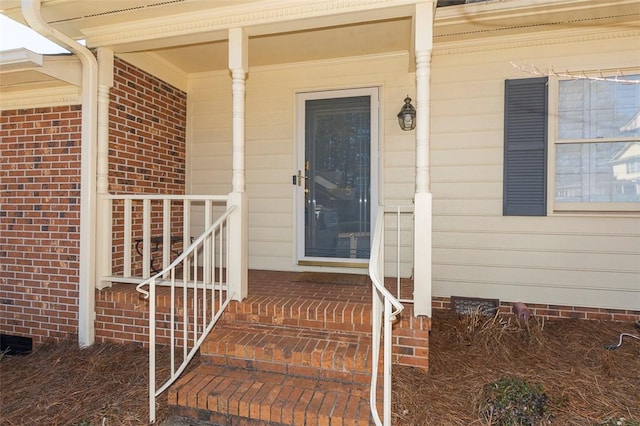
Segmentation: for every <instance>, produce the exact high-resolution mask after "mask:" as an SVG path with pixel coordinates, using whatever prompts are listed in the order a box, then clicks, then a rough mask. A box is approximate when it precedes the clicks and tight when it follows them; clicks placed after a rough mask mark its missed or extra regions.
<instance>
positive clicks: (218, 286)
mask: <svg viewBox="0 0 640 426" xmlns="http://www.w3.org/2000/svg"><path fill="white" fill-rule="evenodd" d="M235 209H236V207H235V206H231V207H229V209H227V211H226V212H225V213H224V214H223V215H222V216H221V217H219V218H218V219H217V220H216V221H215V222H214V223H213V224H212V225H211V226H210V227H209V228H207V229H206V230H205V232H204V233H202V235H200V236H199V237H198V238H196V240H195V241H194V242H193V243H192V244H191V245H190V246H189V247H188V248H187V249H186V250H185V251H184V252H182V253H181V254H180V255H179V256H178V257H177V258H176V259H175V260H174V261H173V262H171V264H170V265H169V266H167V267H166V268H164V269H163V270H162V271H160V272H158V273H156V274H155V275H153V276H152V277H150V278H148V279H146V280H145V281H143V282H142V283H140V284H139V285H138V286H137V287H136V290H138V291H139V292H140V293H142V294H143V295H144V297H145V299H148V300H149V419H150V422H151V423H153V422H154V421H155V408H156V407H155V405H156V397H158V396H159V395H160V394H162V393H163V392H164V391H165V390H166V389H167V388H168V387H169V386H170V385H171V384H172V383H173V382H175V380H176V379H177V378H178V377H179V376H180V374H182V372H183V371H184V370H185V369H186V367H187V365H188V364H189V362H190V361H191V359H192V358H193V357H194V355H195V354H196V352H197V351H198V349H199V348H200V346H201V345H202V342H204V339H205V338H206V336H207V335H208V334H209V332H210V331H211V329H212V328H213V326H214V325H215V323H216V322H217V321H218V319H219V318H220V317H221V316H222V313H223V312H224V310H225V309H226V307H227V305H228V304H229V302H230V301H231V299H232V298H233V296H234V295H233V294H230V291H229V288H230V286H229V283H228V271H229V241H230V237H231V236H230V235H229V219H230V217H231V214H232V213H233V212H234V210H235ZM200 256H202V257H203V259H202V263H203V276H202V280H199V277H198V272H199V268H198V258H199V257H200ZM216 261H217V262H218V265H217V273H216V268H215V267H216ZM179 266H182V277H181V278H176V269H177V268H178V267H179ZM168 275H170V297H171V302H170V303H171V304H170V310H171V311H170V315H169V317H170V319H169V321H168V323H169V325H168V329H169V333H170V335H169V350H170V363H171V367H170V377H169V379H168V380H166V381H165V382H164V384H163V385H161V386H160V387H159V388H156V286H157V284H158V281H159V280H163V277H167V276H168ZM178 280H179V281H181V286H180V287H181V288H182V292H181V293H182V294H181V296H182V306H181V307H180V308H181V310H182V312H181V315H180V314H178V316H179V317H181V318H180V320H181V321H177V320H176V302H177V300H176V296H177V293H176V289H177V287H178V286H176V281H178ZM146 286H149V289H148V290H145V289H144V287H146ZM189 290H191V292H192V296H193V307H192V308H193V314H192V318H190V316H189V310H188V304H187V298H188V291H189ZM199 296H200V297H199ZM207 296H209V298H207ZM191 319H192V321H191ZM180 322H181V323H182V324H181V325H182V329H181V330H179V329H178V328H177V326H178V325H180V324H179V323H180ZM176 331H177V332H178V334H180V335H181V337H182V339H179V338H176ZM191 332H193V333H191ZM189 336H192V338H191V339H190V338H189ZM180 340H181V341H180ZM178 346H181V347H182V362H181V363H180V365H179V366H178V367H177V368H176V362H175V361H176V359H175V357H176V354H175V352H176V351H175V348H176V347H178ZM189 348H191V349H189Z"/></svg>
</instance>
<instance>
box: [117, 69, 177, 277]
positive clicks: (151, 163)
mask: <svg viewBox="0 0 640 426" xmlns="http://www.w3.org/2000/svg"><path fill="white" fill-rule="evenodd" d="M109 114H110V122H109V189H110V192H111V193H114V194H132V193H133V194H140V193H144V194H184V193H185V156H186V143H185V141H186V120H187V117H186V114H187V96H186V93H184V92H182V91H180V90H178V89H176V88H174V87H171V86H169V85H168V84H166V83H164V82H163V81H161V80H158V79H157V78H155V77H153V76H152V75H149V74H147V73H145V72H144V71H142V70H140V69H138V68H136V67H134V66H131V65H129V64H127V63H126V62H124V61H122V60H120V59H118V58H116V59H115V71H114V87H113V88H112V89H111V92H110V107H109ZM116 205H117V207H116V210H115V213H114V215H113V232H114V244H113V270H114V272H121V271H122V264H123V258H122V253H123V244H124V234H123V213H122V210H121V207H122V204H121V203H120V204H119V205H118V203H116ZM152 210H153V211H152V222H153V225H152V235H153V236H161V235H162V231H161V229H162V228H161V226H162V222H161V220H160V218H161V213H162V206H161V203H160V202H154V203H153V207H152ZM171 211H172V232H173V233H174V234H176V235H181V232H182V204H181V203H173V204H172V207H171ZM133 221H134V223H133V232H134V237H133V238H134V240H135V239H136V238H142V205H141V204H136V205H134V211H133ZM132 253H133V256H134V257H133V259H132V261H133V262H134V263H133V267H132V271H133V272H134V273H140V272H141V270H142V269H141V263H140V261H141V259H140V256H139V255H138V254H137V253H136V252H135V250H133V248H132Z"/></svg>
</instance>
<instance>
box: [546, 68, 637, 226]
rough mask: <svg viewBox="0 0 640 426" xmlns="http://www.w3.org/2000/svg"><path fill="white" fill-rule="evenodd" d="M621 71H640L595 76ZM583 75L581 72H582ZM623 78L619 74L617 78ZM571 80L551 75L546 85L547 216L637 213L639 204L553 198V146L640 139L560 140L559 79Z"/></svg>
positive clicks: (609, 75) (632, 69) (633, 69)
mask: <svg viewBox="0 0 640 426" xmlns="http://www.w3.org/2000/svg"><path fill="white" fill-rule="evenodd" d="M620 72H622V74H623V75H631V74H634V75H635V74H640V69H635V68H630V69H624V70H622V71H620V70H616V71H615V72H611V73H600V74H599V75H598V77H601V76H604V77H611V78H614V77H615V76H616V74H618V73H620ZM581 75H583V74H581ZM580 78H582V77H580ZM619 78H622V77H619ZM565 80H571V78H568V77H567V78H565V77H560V76H557V75H550V76H549V80H548V84H549V87H548V89H549V96H548V102H549V105H548V107H549V114H548V121H547V126H548V132H549V133H548V138H547V143H548V146H547V155H548V156H547V179H548V180H547V215H552V214H554V213H555V214H558V213H602V214H608V213H634V214H640V203H595V202H594V203H569V202H558V201H556V147H557V146H558V145H562V144H571V143H574V144H575V143H580V144H585V143H608V142H611V143H613V142H640V137H633V138H622V140H621V138H600V139H564V140H559V138H558V131H559V112H558V107H559V99H560V81H565Z"/></svg>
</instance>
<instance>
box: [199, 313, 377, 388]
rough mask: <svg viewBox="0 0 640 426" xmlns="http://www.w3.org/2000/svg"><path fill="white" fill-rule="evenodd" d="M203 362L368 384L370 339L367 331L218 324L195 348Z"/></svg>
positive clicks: (224, 322) (253, 324) (222, 322)
mask: <svg viewBox="0 0 640 426" xmlns="http://www.w3.org/2000/svg"><path fill="white" fill-rule="evenodd" d="M200 354H201V360H202V362H204V363H208V364H218V365H228V366H233V367H240V368H249V369H258V370H261V371H267V372H275V373H283V374H289V375H292V376H298V377H311V378H325V379H332V380H338V381H341V382H344V383H351V382H359V383H368V382H369V381H370V374H371V338H370V336H369V334H366V333H354V332H340V331H331V330H321V329H319V330H316V329H310V328H305V327H295V326H282V325H272V324H269V325H267V324H259V323H241V322H240V323H230V322H228V321H221V322H220V323H219V324H217V325H216V327H215V328H214V329H213V330H212V332H211V333H210V334H209V336H207V339H206V340H205V342H204V343H203V346H202V347H201V349H200Z"/></svg>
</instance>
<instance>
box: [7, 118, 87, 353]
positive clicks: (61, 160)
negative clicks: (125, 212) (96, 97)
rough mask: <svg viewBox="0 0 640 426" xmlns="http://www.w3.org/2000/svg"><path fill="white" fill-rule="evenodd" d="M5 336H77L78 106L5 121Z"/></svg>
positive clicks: (41, 339)
mask: <svg viewBox="0 0 640 426" xmlns="http://www.w3.org/2000/svg"><path fill="white" fill-rule="evenodd" d="M0 124H1V128H0V164H1V165H2V174H1V175H0V189H1V190H2V200H0V203H1V210H0V258H1V261H2V263H1V265H0V284H1V287H0V331H1V332H2V333H7V334H16V335H23V336H30V337H33V339H34V341H35V342H42V341H44V340H48V339H58V338H67V337H75V335H77V332H78V282H79V281H78V279H79V278H78V267H79V259H78V256H79V232H80V139H81V137H80V132H81V125H80V124H81V108H80V106H77V105H75V106H61V107H49V108H35V109H24V110H13V111H3V112H2V114H1V116H0Z"/></svg>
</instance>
